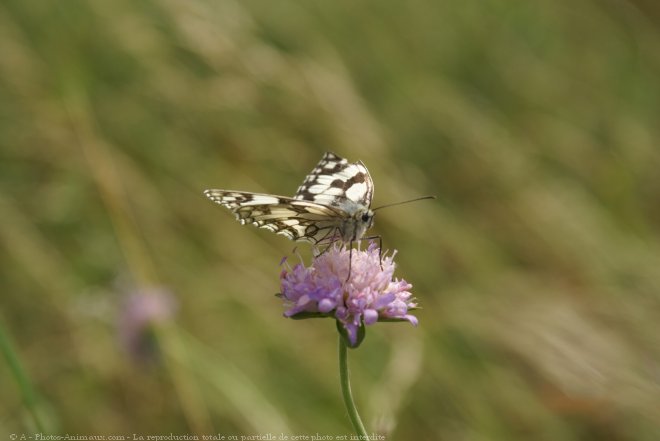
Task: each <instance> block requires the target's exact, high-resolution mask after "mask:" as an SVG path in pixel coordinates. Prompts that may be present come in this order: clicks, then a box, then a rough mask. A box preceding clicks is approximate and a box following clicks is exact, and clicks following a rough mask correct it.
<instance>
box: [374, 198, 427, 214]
mask: <svg viewBox="0 0 660 441" xmlns="http://www.w3.org/2000/svg"><path fill="white" fill-rule="evenodd" d="M424 199H435V196H422V197H421V198H415V199H410V200H409V201H403V202H395V203H393V204H387V205H381V206H380V207H376V208H372V211H376V210H380V209H381V208H386V207H393V206H395V205H403V204H407V203H409V202H417V201H423V200H424Z"/></svg>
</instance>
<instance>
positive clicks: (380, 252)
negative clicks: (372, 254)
mask: <svg viewBox="0 0 660 441" xmlns="http://www.w3.org/2000/svg"><path fill="white" fill-rule="evenodd" d="M373 239H378V262H380V269H381V270H382V269H383V238H382V236H369V237H363V238H362V239H361V240H373Z"/></svg>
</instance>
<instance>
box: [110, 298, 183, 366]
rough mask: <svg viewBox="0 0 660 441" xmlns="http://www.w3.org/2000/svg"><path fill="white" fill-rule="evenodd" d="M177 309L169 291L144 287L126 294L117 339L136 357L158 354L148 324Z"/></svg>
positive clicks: (160, 320) (148, 357) (152, 356)
mask: <svg viewBox="0 0 660 441" xmlns="http://www.w3.org/2000/svg"><path fill="white" fill-rule="evenodd" d="M175 310H176V302H175V299H174V296H173V295H172V293H171V292H169V291H167V290H165V289H162V288H144V289H140V290H136V291H134V292H132V293H130V294H128V295H127V296H126V297H125V298H124V299H123V303H122V306H121V310H120V311H119V323H118V327H119V339H120V342H121V344H122V346H123V347H124V349H125V350H126V351H127V352H128V353H129V354H130V355H131V356H132V357H133V358H134V359H136V360H140V361H148V360H151V359H153V358H154V357H156V356H157V355H158V352H157V349H158V348H157V346H156V341H155V339H154V336H153V334H152V333H151V327H152V326H153V325H157V324H159V323H163V322H165V321H167V320H168V319H170V318H171V317H172V315H173V314H174V312H175Z"/></svg>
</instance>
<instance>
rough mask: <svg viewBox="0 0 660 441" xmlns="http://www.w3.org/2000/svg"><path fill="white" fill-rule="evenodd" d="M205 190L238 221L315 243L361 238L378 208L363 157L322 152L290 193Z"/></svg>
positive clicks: (350, 240)
mask: <svg viewBox="0 0 660 441" xmlns="http://www.w3.org/2000/svg"><path fill="white" fill-rule="evenodd" d="M204 194H205V195H206V196H207V197H208V198H209V199H211V200H212V201H213V202H216V203H218V204H220V205H222V206H224V207H227V208H228V209H229V210H231V211H232V213H234V214H235V215H236V219H238V221H239V222H240V223H241V224H242V225H245V224H252V225H255V226H257V227H260V228H266V229H268V230H270V231H273V232H275V233H277V234H282V235H284V236H286V237H288V238H289V239H291V240H295V241H306V242H311V243H312V244H315V245H328V244H331V243H334V242H336V241H341V242H342V243H352V242H355V241H359V240H360V239H363V238H364V233H365V232H366V231H367V230H368V229H369V228H370V227H371V226H372V225H373V219H374V210H376V209H374V210H372V209H371V208H370V207H371V199H372V197H373V194H374V184H373V181H372V180H371V176H370V175H369V171H368V170H367V168H366V167H365V166H364V164H363V163H362V161H358V162H354V163H352V164H351V163H349V162H348V161H347V160H346V159H343V158H340V157H339V156H337V155H335V154H334V153H331V152H327V153H325V154H324V155H323V157H322V158H321V161H319V163H318V164H317V165H316V167H315V168H314V169H313V170H312V172H311V173H310V174H309V175H308V176H307V177H306V178H305V180H304V181H303V183H302V185H301V186H300V187H298V191H296V194H295V195H294V196H293V197H292V198H290V197H286V196H276V195H272V194H265V193H250V192H246V191H233V190H217V189H210V190H205V191H204ZM432 197H433V196H426V197H423V198H420V199H427V198H432ZM415 200H417V199H415ZM393 205H394V204H393ZM378 208H383V207H378ZM374 238H375V237H374Z"/></svg>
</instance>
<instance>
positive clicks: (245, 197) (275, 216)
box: [204, 189, 342, 244]
mask: <svg viewBox="0 0 660 441" xmlns="http://www.w3.org/2000/svg"><path fill="white" fill-rule="evenodd" d="M204 194H205V195H206V196H207V197H208V198H209V199H211V200H212V201H214V202H216V203H218V204H220V205H222V206H224V207H226V208H228V209H229V210H231V211H232V212H233V213H234V215H235V216H236V219H238V221H239V222H240V223H241V224H244V225H245V224H252V225H254V226H257V227H260V228H265V229H268V230H270V231H272V232H274V233H277V234H281V235H283V236H286V237H287V238H289V239H291V240H295V241H306V242H311V243H313V244H320V243H329V242H332V241H334V240H336V238H335V234H336V229H337V227H338V220H340V219H341V218H342V214H341V212H340V211H338V210H337V209H336V208H333V207H327V206H324V205H321V204H317V203H315V202H311V201H304V200H296V199H292V198H288V197H285V196H276V195H271V194H264V193H250V192H243V191H233V190H215V189H212V190H206V191H204Z"/></svg>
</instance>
